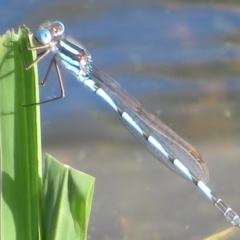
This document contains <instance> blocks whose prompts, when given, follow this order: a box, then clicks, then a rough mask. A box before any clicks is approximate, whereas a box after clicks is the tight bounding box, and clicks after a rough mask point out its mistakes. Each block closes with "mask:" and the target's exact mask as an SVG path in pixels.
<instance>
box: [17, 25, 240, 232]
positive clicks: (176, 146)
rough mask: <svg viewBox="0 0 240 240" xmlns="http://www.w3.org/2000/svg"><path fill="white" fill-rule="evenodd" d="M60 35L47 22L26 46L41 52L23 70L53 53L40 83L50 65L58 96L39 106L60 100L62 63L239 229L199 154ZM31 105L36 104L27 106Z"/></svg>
mask: <svg viewBox="0 0 240 240" xmlns="http://www.w3.org/2000/svg"><path fill="white" fill-rule="evenodd" d="M23 28H24V29H25V30H26V31H27V33H28V34H29V35H30V34H31V33H30V31H29V30H28V29H27V28H26V27H25V26H23ZM63 34H64V25H63V23H61V22H59V21H55V22H47V23H45V24H43V25H42V26H41V27H40V29H39V31H38V35H37V36H34V37H35V40H36V43H37V45H36V46H33V47H31V46H30V45H29V46H28V49H29V50H42V51H41V52H40V53H39V54H38V57H37V58H36V60H35V61H34V62H32V63H31V64H30V65H28V66H25V67H26V69H29V68H31V67H32V66H33V65H34V64H35V63H37V62H39V61H40V60H41V59H43V58H44V57H45V56H46V55H48V54H49V53H50V52H53V53H54V55H53V58H52V60H51V63H50V65H49V68H48V70H47V73H46V76H45V78H44V80H43V81H42V82H41V84H42V85H44V84H45V82H46V81H47V78H48V76H49V72H50V70H51V68H52V67H53V66H54V67H55V69H56V72H57V75H58V80H59V85H60V89H61V94H60V96H59V97H56V98H53V99H50V100H46V101H43V102H40V103H44V102H49V101H53V100H56V99H59V98H63V97H64V95H65V93H64V86H63V81H62V77H61V73H60V70H59V63H62V64H63V65H64V66H65V67H66V68H67V69H68V70H70V71H71V72H72V73H73V74H74V75H75V77H76V78H77V79H78V80H79V81H80V82H82V83H83V84H84V85H85V86H87V87H88V88H89V89H90V90H92V91H93V92H94V93H96V94H97V95H99V96H100V97H101V98H103V99H104V100H105V101H106V102H107V103H108V104H109V105H110V106H111V107H112V108H113V109H114V110H115V112H116V113H117V115H118V116H119V118H120V119H121V121H122V122H123V123H124V124H125V126H126V127H127V128H128V129H129V131H130V132H131V133H132V134H133V135H134V136H135V137H136V139H137V140H138V141H139V142H141V143H142V144H143V146H145V147H146V148H147V149H148V150H149V152H150V153H152V154H153V155H154V156H155V157H156V158H157V159H158V160H159V161H160V162H162V163H163V164H164V165H166V166H167V167H168V168H169V169H171V170H172V171H174V172H175V173H177V174H179V175H181V176H183V177H185V178H187V179H188V180H190V181H192V182H193V183H194V184H195V185H196V186H197V187H198V188H199V189H200V190H201V191H202V192H203V193H204V194H205V195H206V196H207V197H208V198H209V199H210V200H211V201H212V203H213V204H214V205H215V206H216V208H217V209H218V210H219V211H220V212H221V213H222V214H223V215H224V216H225V218H226V220H227V221H229V222H231V224H233V225H234V226H236V227H240V218H239V216H238V215H237V214H236V213H235V212H234V211H233V210H232V209H231V208H230V207H229V206H228V205H227V204H226V203H224V202H223V200H222V199H221V198H218V197H217V196H216V195H214V194H213V192H212V191H211V190H210V189H209V188H208V187H207V186H206V185H205V182H206V181H207V180H208V168H207V166H206V164H205V162H204V161H203V159H202V157H201V155H200V154H199V153H198V152H197V151H196V150H195V149H194V148H193V147H192V146H191V145H190V144H188V143H187V142H186V141H184V140H183V139H182V138H181V137H179V136H178V135H177V134H176V133H175V132H173V131H172V130H171V129H170V128H168V127H167V126H166V125H165V124H164V123H162V122H161V121H160V120H159V119H158V118H157V117H155V116H154V115H152V114H150V113H149V112H147V111H146V110H144V109H143V108H142V107H141V105H140V103H139V102H138V101H136V100H135V99H134V98H132V97H130V96H129V95H128V94H127V93H126V92H125V91H124V90H123V89H122V88H121V87H120V86H119V85H118V84H117V83H116V82H115V81H114V80H113V79H112V78H111V77H110V76H108V75H107V74H106V73H104V72H103V71H102V70H100V69H99V68H98V67H96V66H95V65H94V64H92V60H91V56H90V55H89V54H88V52H87V51H86V49H85V48H84V47H83V46H82V45H81V44H79V43H77V42H76V41H74V40H73V39H71V38H68V37H65V36H64V35H63ZM19 49H20V48H19ZM20 52H21V49H20ZM22 58H23V56H22ZM34 104H38V103H33V104H29V105H34Z"/></svg>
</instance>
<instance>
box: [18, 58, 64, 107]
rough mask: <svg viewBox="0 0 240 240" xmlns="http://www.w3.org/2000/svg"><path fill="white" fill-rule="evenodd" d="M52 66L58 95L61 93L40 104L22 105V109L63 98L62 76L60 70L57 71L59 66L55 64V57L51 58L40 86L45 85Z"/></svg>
mask: <svg viewBox="0 0 240 240" xmlns="http://www.w3.org/2000/svg"><path fill="white" fill-rule="evenodd" d="M53 65H54V67H55V69H56V72H57V77H58V83H59V87H60V93H61V94H60V96H58V97H55V98H52V99H48V100H45V101H41V102H38V103H31V104H24V105H23V106H24V107H29V106H34V105H38V104H42V103H47V102H52V101H55V100H58V99H61V98H64V97H65V89H64V85H63V80H62V75H61V72H60V69H59V66H58V63H57V56H56V55H54V56H53V58H52V60H51V62H50V64H49V67H48V70H47V73H46V76H45V77H44V79H43V81H42V82H40V84H41V85H45V83H46V82H47V80H48V78H49V73H50V71H51V70H52V67H53Z"/></svg>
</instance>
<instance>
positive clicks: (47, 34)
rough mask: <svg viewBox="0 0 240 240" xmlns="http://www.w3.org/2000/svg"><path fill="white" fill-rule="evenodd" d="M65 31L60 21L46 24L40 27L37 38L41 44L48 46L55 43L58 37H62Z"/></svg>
mask: <svg viewBox="0 0 240 240" xmlns="http://www.w3.org/2000/svg"><path fill="white" fill-rule="evenodd" d="M64 30H65V27H64V25H63V23H62V22H60V21H54V22H45V23H44V24H43V25H42V26H41V27H40V29H39V31H38V33H37V36H36V37H37V39H38V41H39V43H41V44H43V45H47V44H49V43H50V42H52V41H54V40H55V39H56V38H57V37H59V36H62V35H63V33H64Z"/></svg>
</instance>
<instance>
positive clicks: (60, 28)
mask: <svg viewBox="0 0 240 240" xmlns="http://www.w3.org/2000/svg"><path fill="white" fill-rule="evenodd" d="M64 30H65V27H64V25H63V23H62V22H60V21H55V22H53V23H52V25H51V33H52V35H53V36H54V37H57V36H60V35H62V34H63V33H64Z"/></svg>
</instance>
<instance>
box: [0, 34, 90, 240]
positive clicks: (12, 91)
mask: <svg viewBox="0 0 240 240" xmlns="http://www.w3.org/2000/svg"><path fill="white" fill-rule="evenodd" d="M27 33H28V32H27ZM27 37H28V34H26V32H24V30H19V33H18V34H15V33H14V32H13V31H11V32H10V31H8V32H7V33H6V34H5V35H4V36H2V37H1V38H0V113H1V115H0V147H1V148H0V150H1V175H2V182H1V187H2V189H1V190H2V194H1V213H0V214H1V240H13V239H18V240H22V239H24V240H28V239H29V240H38V239H44V240H46V239H49V240H54V239H64V240H65V239H80V240H84V239H87V226H88V222H89V215H90V208H91V202H92V197H93V190H94V178H93V177H90V176H88V175H86V174H84V173H81V172H78V171H76V170H74V169H72V168H70V167H67V166H66V165H63V164H61V163H58V162H56V160H53V159H52V158H51V157H49V156H48V157H47V159H46V164H45V166H46V169H45V178H44V193H43V191H42V186H43V184H42V165H41V159H42V157H41V139H40V136H41V134H40V112H39V105H33V106H30V107H23V106H22V104H31V103H36V102H39V98H38V77H37V76H38V74H37V68H36V66H34V67H32V68H30V69H29V70H28V71H26V70H25V69H24V67H23V62H22V58H21V57H23V58H24V62H26V64H30V63H32V62H33V61H34V59H36V54H35V51H29V50H27V48H26V46H27ZM29 40H30V42H31V39H29ZM12 41H14V42H15V43H16V44H14V43H12ZM20 49H21V54H20V51H19V50H20ZM36 65H37V64H36Z"/></svg>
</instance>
